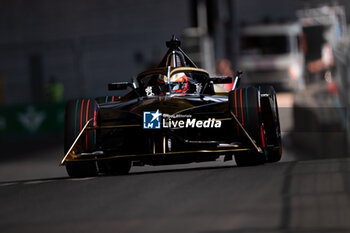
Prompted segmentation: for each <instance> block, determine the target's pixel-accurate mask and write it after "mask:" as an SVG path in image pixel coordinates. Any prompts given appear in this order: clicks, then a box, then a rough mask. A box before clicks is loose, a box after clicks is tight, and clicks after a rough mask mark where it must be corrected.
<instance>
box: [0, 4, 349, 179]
mask: <svg viewBox="0 0 350 233" xmlns="http://www.w3.org/2000/svg"><path fill="white" fill-rule="evenodd" d="M349 10H350V2H349V1H346V0H338V1H324V0H284V1H279V0H264V1H260V0H246V1H243V0H217V1H215V0H177V1H171V0H149V1H136V0H119V1H111V0H98V1H97V0H75V1H70V0H60V1H45V0H31V1H26V0H0V35H1V36H0V145H1V147H2V151H1V152H0V161H5V160H6V161H10V162H11V161H15V160H18V158H23V159H27V160H28V161H29V160H30V161H35V160H33V159H34V158H37V160H40V161H45V159H43V158H42V156H43V154H45V156H46V158H48V159H49V160H50V163H52V161H56V160H57V164H58V161H59V159H60V158H61V156H62V153H63V143H62V141H63V140H62V138H63V136H62V135H63V118H64V108H65V102H66V101H67V100H70V99H73V98H79V97H83V96H89V97H98V96H105V95H108V93H107V84H108V83H109V82H114V81H129V80H130V79H131V78H132V77H135V76H136V75H137V74H138V73H140V72H142V71H144V70H145V69H148V68H151V67H154V66H156V65H157V63H158V62H159V61H160V59H161V57H162V56H163V54H164V52H165V51H166V47H165V41H167V40H169V39H170V38H171V35H173V34H175V35H177V36H178V37H179V38H180V39H181V41H182V48H183V50H184V51H185V52H187V54H188V55H189V56H190V57H192V58H193V60H194V61H195V63H197V65H198V66H199V67H202V68H204V69H206V70H208V71H209V73H210V74H212V75H234V74H235V72H236V71H238V70H240V71H243V80H242V85H255V84H257V83H265V84H272V85H274V86H275V88H276V89H277V91H278V97H277V98H278V102H279V107H280V108H279V111H280V118H281V126H282V131H283V132H282V133H283V148H284V155H285V157H284V160H286V161H289V160H304V159H319V158H333V157H345V156H348V155H349V154H348V149H349V148H348V147H349V146H348V145H350V143H349V139H350V137H349V132H350V129H349V124H348V123H349V116H348V114H347V109H348V108H349V105H350V94H349V93H350V92H349V91H348V89H349V87H350V73H349V72H350V50H349V48H350V47H349V46H350V44H349V43H350V40H349V33H348V30H349V28H348V22H349V20H350V18H349V17H350V12H349ZM39 158H40V159H39ZM7 164H9V163H7ZM35 164H37V161H35ZM27 165H28V164H27ZM27 165H26V168H27V167H28V166H27ZM55 165H56V164H55ZM6 166H10V165H6ZM16 167H18V165H16ZM23 168H24V167H23ZM9 169H10V168H9ZM5 170H6V169H2V171H5ZM61 170H62V169H61ZM61 170H60V171H61ZM24 171H25V169H22V173H23V172H24ZM32 172H33V171H32V170H31V169H30V168H28V173H26V177H32V176H31V174H32ZM46 172H47V173H46V175H45V176H50V174H51V175H53V176H54V175H57V174H58V173H55V169H51V168H50V169H49V168H47V171H46ZM24 173H25V172H24ZM0 175H2V179H6V175H7V173H6V174H5V172H3V173H2V174H1V172H0ZM12 175H13V174H12Z"/></svg>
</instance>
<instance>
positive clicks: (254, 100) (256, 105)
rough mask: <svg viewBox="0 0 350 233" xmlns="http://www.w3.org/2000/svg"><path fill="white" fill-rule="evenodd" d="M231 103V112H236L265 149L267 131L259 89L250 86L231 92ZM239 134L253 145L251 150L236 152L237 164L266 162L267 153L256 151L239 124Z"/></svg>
mask: <svg viewBox="0 0 350 233" xmlns="http://www.w3.org/2000/svg"><path fill="white" fill-rule="evenodd" d="M229 104H230V110H231V112H232V113H233V114H235V116H236V117H237V119H238V120H239V121H240V123H241V124H242V126H243V127H244V128H245V130H246V131H247V133H248V134H249V136H250V137H251V138H252V139H253V140H254V141H255V143H256V145H257V146H258V147H260V148H261V149H262V150H263V151H265V133H264V130H263V124H262V118H261V111H260V110H261V107H260V96H259V91H258V89H256V88H255V87H248V88H241V89H237V90H234V91H232V92H230V94H229ZM237 134H239V136H241V137H242V138H244V141H245V143H246V144H247V145H249V146H251V151H249V152H244V153H243V152H241V153H237V154H235V160H236V163H237V166H253V165H259V164H263V163H265V160H266V157H265V154H264V153H259V152H257V151H256V149H255V147H253V146H252V145H251V142H250V141H249V140H248V138H247V136H246V135H245V134H244V132H243V131H242V130H241V129H240V128H239V126H238V124H237Z"/></svg>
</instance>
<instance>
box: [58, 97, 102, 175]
mask: <svg viewBox="0 0 350 233" xmlns="http://www.w3.org/2000/svg"><path fill="white" fill-rule="evenodd" d="M97 114H98V105H97V103H96V102H95V100H94V99H77V100H72V101H69V102H68V103H67V105H66V112H65V120H64V153H67V152H68V150H69V149H70V147H71V146H72V144H73V142H74V141H75V139H76V138H77V136H78V135H79V133H80V131H81V130H82V128H83V127H84V125H85V124H86V122H88V121H89V120H90V119H93V120H92V122H91V123H90V125H89V126H96V124H97ZM95 149H96V131H95V130H90V131H87V132H85V133H83V135H82V136H81V137H80V140H78V142H77V144H76V146H75V151H74V152H75V153H82V152H92V151H94V150H95ZM66 170H67V173H68V175H69V176H71V177H86V176H96V175H97V168H96V162H95V161H84V162H67V164H66Z"/></svg>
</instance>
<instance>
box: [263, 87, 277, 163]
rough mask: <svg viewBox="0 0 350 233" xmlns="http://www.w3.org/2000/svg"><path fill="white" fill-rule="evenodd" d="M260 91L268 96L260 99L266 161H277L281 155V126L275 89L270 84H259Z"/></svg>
mask: <svg viewBox="0 0 350 233" xmlns="http://www.w3.org/2000/svg"><path fill="white" fill-rule="evenodd" d="M259 88H260V93H261V94H262V95H264V94H267V95H268V97H263V98H262V99H261V104H262V118H263V122H264V129H265V132H266V145H267V148H266V152H267V161H268V162H270V163H273V162H278V161H280V160H281V157H282V140H281V127H280V121H279V115H278V106H277V98H276V92H275V89H274V88H273V87H272V86H261V87H259Z"/></svg>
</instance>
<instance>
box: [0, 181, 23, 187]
mask: <svg viewBox="0 0 350 233" xmlns="http://www.w3.org/2000/svg"><path fill="white" fill-rule="evenodd" d="M15 184H19V183H18V182H11V183H3V184H0V187H2V186H10V185H15Z"/></svg>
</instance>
